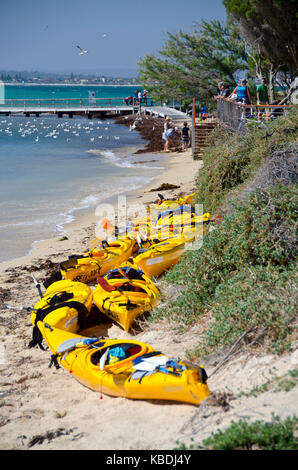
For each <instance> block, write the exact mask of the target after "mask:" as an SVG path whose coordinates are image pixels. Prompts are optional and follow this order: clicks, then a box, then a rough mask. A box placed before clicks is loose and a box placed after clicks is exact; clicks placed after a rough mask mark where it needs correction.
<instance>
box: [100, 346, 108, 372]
mask: <svg viewBox="0 0 298 470" xmlns="http://www.w3.org/2000/svg"><path fill="white" fill-rule="evenodd" d="M109 351H110V348H107V350H106V351H105V352H104V354H103V355H102V356H101V358H100V361H99V369H100V370H104V366H105V363H106V361H107V357H108V354H109Z"/></svg>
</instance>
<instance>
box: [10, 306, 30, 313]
mask: <svg viewBox="0 0 298 470" xmlns="http://www.w3.org/2000/svg"><path fill="white" fill-rule="evenodd" d="M5 307H6V308H9V309H11V310H19V311H23V310H25V311H26V312H33V310H35V309H34V308H31V307H23V306H22V307H14V306H12V305H5Z"/></svg>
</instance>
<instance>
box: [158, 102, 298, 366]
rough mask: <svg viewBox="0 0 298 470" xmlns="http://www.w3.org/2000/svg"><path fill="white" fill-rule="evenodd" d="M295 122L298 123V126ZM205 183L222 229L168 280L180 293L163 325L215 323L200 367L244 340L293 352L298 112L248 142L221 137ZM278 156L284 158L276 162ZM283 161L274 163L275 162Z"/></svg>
mask: <svg viewBox="0 0 298 470" xmlns="http://www.w3.org/2000/svg"><path fill="white" fill-rule="evenodd" d="M295 123H296V124H295ZM212 139H213V140H212V145H211V146H210V147H209V149H208V150H207V151H206V153H205V154H204V167H203V169H202V170H200V172H199V175H198V177H197V182H196V186H197V187H196V189H197V203H200V204H203V207H204V211H205V212H206V211H210V212H211V213H212V214H217V213H219V212H220V213H221V214H222V223H220V224H218V225H217V226H216V227H215V229H214V230H211V231H209V232H208V233H207V235H206V236H205V237H204V242H203V246H202V247H201V248H200V249H199V250H189V251H187V252H186V253H185V254H184V255H183V256H182V257H181V259H180V260H179V262H178V263H177V264H176V265H175V266H174V267H173V268H172V269H171V270H170V271H169V272H168V274H167V275H166V277H165V279H164V281H163V282H164V286H163V289H164V291H166V290H167V288H168V286H169V285H174V286H176V287H177V292H178V295H177V296H176V298H175V299H173V300H170V301H169V302H168V303H167V304H166V305H165V306H164V307H163V308H161V309H157V310H156V312H155V315H156V317H157V318H160V317H161V316H162V317H166V318H171V319H172V320H175V322H176V323H177V325H179V328H180V330H181V329H185V328H187V327H188V326H189V325H192V324H194V323H195V322H205V323H206V324H208V327H206V330H205V333H204V334H203V335H202V337H201V338H200V340H199V342H198V345H197V347H196V348H195V349H194V350H192V351H188V354H189V357H190V358H191V359H192V360H198V358H199V357H204V356H206V355H208V354H211V353H215V352H216V351H220V350H221V349H222V348H225V347H228V346H230V345H231V344H232V343H233V342H234V341H236V340H237V339H238V338H240V337H242V336H243V338H244V340H245V342H246V344H247V345H249V346H250V347H251V348H257V347H258V346H260V345H262V347H265V349H267V350H268V351H270V352H272V353H281V352H283V351H286V350H289V349H290V347H291V339H292V338H293V335H295V318H296V309H295V304H296V303H297V297H296V289H295V281H296V276H297V272H296V258H297V211H296V201H297V145H296V144H295V140H296V139H297V110H293V111H292V112H291V113H289V114H288V116H285V117H283V118H280V119H279V120H278V121H276V122H273V123H270V124H268V128H267V130H266V131H264V130H259V131H257V132H254V133H253V134H248V135H247V136H245V137H242V138H241V139H239V138H237V136H236V135H234V134H228V133H227V132H226V131H224V130H217V131H216V132H215V133H214V135H213V138H212ZM276 156H277V157H276ZM274 157H275V158H274Z"/></svg>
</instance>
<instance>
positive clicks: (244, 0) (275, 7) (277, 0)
mask: <svg viewBox="0 0 298 470" xmlns="http://www.w3.org/2000/svg"><path fill="white" fill-rule="evenodd" d="M223 4H224V6H225V7H226V10H227V12H228V14H229V15H231V16H232V17H233V18H234V19H235V20H236V22H237V24H238V27H239V32H240V34H241V36H242V37H243V39H244V41H245V42H246V43H247V44H248V45H249V47H250V48H251V49H252V51H253V52H254V54H256V56H257V57H258V63H259V65H260V63H261V61H263V63H264V61H267V64H268V67H269V70H270V74H271V77H270V81H271V84H272V83H273V81H274V80H275V79H276V77H277V76H278V75H279V78H282V77H283V76H284V78H285V80H286V81H287V80H289V83H290V89H289V93H288V96H287V98H286V99H289V98H290V96H291V94H292V93H293V92H294V91H295V89H297V88H295V87H294V80H295V77H296V76H297V69H298V56H297V45H298V41H297V18H296V10H297V8H296V7H295V5H296V2H295V0H223ZM271 86H272V85H271Z"/></svg>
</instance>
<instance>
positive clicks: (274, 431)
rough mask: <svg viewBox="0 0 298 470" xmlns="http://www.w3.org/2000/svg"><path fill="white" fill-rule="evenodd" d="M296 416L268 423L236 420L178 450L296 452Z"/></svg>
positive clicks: (276, 418)
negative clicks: (224, 428)
mask: <svg viewBox="0 0 298 470" xmlns="http://www.w3.org/2000/svg"><path fill="white" fill-rule="evenodd" d="M297 424H298V419H297V417H296V416H294V417H293V418H286V419H285V420H281V419H280V418H279V417H278V416H275V415H273V416H272V420H271V422H269V423H268V422H265V421H261V420H258V421H254V422H253V423H251V422H249V421H248V420H243V419H240V420H239V421H237V422H234V421H233V422H232V424H231V426H230V427H229V428H228V429H226V430H225V431H217V432H216V433H212V435H211V436H210V437H209V438H208V439H205V440H204V441H203V442H202V443H200V444H197V443H194V444H191V445H190V446H189V447H186V446H185V445H183V444H182V445H181V446H180V447H179V449H183V450H185V449H187V448H189V449H204V450H296V449H297V445H298V442H297V436H296V431H297Z"/></svg>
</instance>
